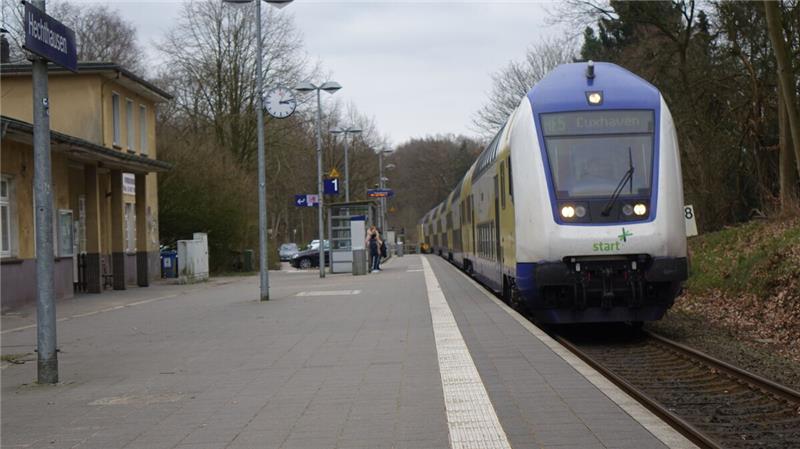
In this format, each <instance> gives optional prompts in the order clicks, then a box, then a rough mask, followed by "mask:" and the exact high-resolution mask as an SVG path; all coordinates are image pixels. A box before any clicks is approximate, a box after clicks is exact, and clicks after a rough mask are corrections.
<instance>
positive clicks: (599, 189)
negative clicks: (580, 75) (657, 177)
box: [541, 110, 654, 199]
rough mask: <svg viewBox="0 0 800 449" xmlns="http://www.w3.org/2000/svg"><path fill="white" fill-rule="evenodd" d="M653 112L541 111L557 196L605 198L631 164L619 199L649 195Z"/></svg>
mask: <svg viewBox="0 0 800 449" xmlns="http://www.w3.org/2000/svg"><path fill="white" fill-rule="evenodd" d="M653 115H654V114H653V111H646V110H644V111H589V112H567V113H554V114H542V115H541V122H542V131H543V134H544V141H545V146H546V148H547V156H548V159H549V161H550V174H551V176H552V178H553V184H554V187H555V191H556V197H557V198H558V199H571V198H597V197H609V196H611V195H612V193H613V192H614V189H616V187H617V185H618V184H619V183H620V181H621V180H622V179H623V178H625V177H626V173H627V172H628V171H629V170H630V168H631V166H632V167H633V177H632V179H631V180H630V181H629V182H628V183H626V184H625V187H624V188H623V190H622V193H621V195H620V196H621V197H630V196H650V189H651V184H652V171H653V130H654V125H653V122H654V117H653Z"/></svg>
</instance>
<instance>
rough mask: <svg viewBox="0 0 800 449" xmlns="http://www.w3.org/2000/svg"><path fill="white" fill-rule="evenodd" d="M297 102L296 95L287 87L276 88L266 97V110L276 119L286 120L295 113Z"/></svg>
mask: <svg viewBox="0 0 800 449" xmlns="http://www.w3.org/2000/svg"><path fill="white" fill-rule="evenodd" d="M296 106H297V102H296V101H295V99H294V93H293V92H292V91H291V90H290V89H287V88H285V87H276V88H274V89H271V90H270V91H269V92H267V95H265V96H264V108H266V110H267V113H269V115H271V116H273V117H275V118H286V117H288V116H290V115H292V113H293V112H294V109H295V107H296Z"/></svg>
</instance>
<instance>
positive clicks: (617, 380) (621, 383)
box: [552, 335, 724, 449]
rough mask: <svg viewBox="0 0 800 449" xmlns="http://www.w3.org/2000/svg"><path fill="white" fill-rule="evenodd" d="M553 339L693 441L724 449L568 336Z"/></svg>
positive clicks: (702, 445)
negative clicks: (586, 351)
mask: <svg viewBox="0 0 800 449" xmlns="http://www.w3.org/2000/svg"><path fill="white" fill-rule="evenodd" d="M552 337H553V339H555V340H556V341H558V342H559V343H560V344H561V345H563V346H564V347H565V348H567V349H568V350H569V351H570V352H572V353H573V354H575V355H576V356H578V357H579V358H580V359H581V360H583V361H584V362H586V363H587V364H589V365H590V366H591V367H592V368H594V369H595V370H597V371H599V372H600V374H602V375H603V376H605V377H606V378H607V379H608V380H610V381H611V382H613V383H614V384H615V385H616V386H618V387H619V388H621V389H622V390H623V391H625V392H626V393H628V394H629V395H631V396H632V397H633V398H634V399H636V400H637V401H638V402H639V403H641V404H642V405H643V406H645V408H647V409H648V410H650V411H651V412H653V413H654V414H655V415H656V416H658V417H659V418H661V419H663V420H664V421H666V422H667V424H669V425H671V426H672V427H673V428H675V430H677V431H678V432H679V433H680V434H682V435H683V436H685V437H686V438H688V439H689V440H690V441H691V442H693V443H695V444H697V445H699V446H701V447H704V448H707V449H723V448H724V447H723V446H720V445H719V444H718V443H717V442H715V441H714V440H711V439H710V438H708V437H707V436H706V435H705V434H704V433H703V432H701V431H700V430H698V429H697V428H696V427H694V426H693V425H691V424H690V423H689V422H687V421H686V420H684V419H683V418H681V417H680V416H678V415H676V414H675V413H672V412H671V411H669V409H667V408H666V407H664V406H663V405H661V404H660V403H658V402H657V401H655V400H653V399H651V398H650V397H649V396H648V395H647V394H645V393H644V392H642V391H641V390H639V389H638V388H636V387H635V386H634V385H633V384H631V383H629V382H628V381H626V380H625V379H624V378H622V377H621V376H618V375H617V374H615V373H614V372H613V371H611V370H610V369H608V368H606V367H605V366H603V365H602V364H600V363H599V362H596V361H595V360H594V359H592V358H591V357H590V356H589V355H587V354H586V353H584V352H583V351H581V350H580V349H579V348H578V347H577V346H575V345H573V344H572V343H570V342H569V341H568V340H567V339H566V338H564V337H562V336H560V335H552Z"/></svg>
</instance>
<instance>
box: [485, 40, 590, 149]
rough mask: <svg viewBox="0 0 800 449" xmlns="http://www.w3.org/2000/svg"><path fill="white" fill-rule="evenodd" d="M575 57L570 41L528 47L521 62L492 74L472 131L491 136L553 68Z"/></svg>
mask: <svg viewBox="0 0 800 449" xmlns="http://www.w3.org/2000/svg"><path fill="white" fill-rule="evenodd" d="M575 54H576V47H575V42H574V40H573V39H572V38H569V37H562V38H551V39H544V40H542V41H540V42H538V43H536V44H534V45H532V46H531V47H529V48H528V51H527V53H526V54H525V57H524V58H523V59H522V60H520V61H511V62H509V63H508V65H507V66H506V67H504V68H503V69H501V70H499V71H497V72H495V73H494V74H492V80H493V86H492V90H491V93H490V95H489V98H488V100H487V101H486V103H484V105H483V106H482V107H481V109H480V110H478V112H477V113H476V114H475V116H474V117H473V119H472V123H473V129H475V131H477V132H478V133H480V134H481V135H483V136H485V137H491V136H493V135H494V134H495V133H497V130H498V129H499V128H500V127H501V126H503V124H504V123H505V122H506V119H508V116H509V115H511V112H512V111H513V110H514V109H515V108H516V107H517V106H519V102H520V99H521V98H522V97H524V96H525V95H526V94H527V93H528V91H529V90H530V89H531V87H533V85H534V84H536V83H537V82H538V81H539V80H541V79H542V78H544V76H545V75H547V74H548V73H549V72H550V71H551V70H553V69H554V68H555V67H556V66H558V65H561V64H565V63H568V62H572V61H573V59H574V58H575Z"/></svg>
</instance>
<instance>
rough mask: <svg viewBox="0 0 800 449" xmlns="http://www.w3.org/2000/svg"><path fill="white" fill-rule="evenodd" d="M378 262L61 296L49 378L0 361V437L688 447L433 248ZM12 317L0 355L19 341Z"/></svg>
mask: <svg viewBox="0 0 800 449" xmlns="http://www.w3.org/2000/svg"><path fill="white" fill-rule="evenodd" d="M382 268H383V269H382V271H381V272H380V273H374V274H369V275H366V276H352V275H350V274H336V275H328V276H327V277H326V278H324V279H320V278H319V275H318V272H317V271H314V270H310V271H282V272H274V273H270V281H271V286H272V288H271V300H270V301H268V302H258V301H256V300H255V298H257V297H258V278H257V277H232V278H218V279H215V280H213V281H212V282H209V283H205V284H198V285H194V286H178V285H172V284H161V285H156V286H154V287H150V288H148V289H130V290H127V291H125V292H121V293H118V292H114V293H113V294H112V293H109V294H103V295H95V296H94V297H87V298H88V299H84V298H83V297H77V298H76V299H74V300H69V301H65V302H64V304H63V305H62V306H61V307H60V308H59V317H60V321H59V323H58V325H59V331H58V332H59V347H60V349H61V353H60V355H59V359H60V374H61V379H62V383H61V384H59V385H55V386H42V385H35V384H34V382H33V380H34V379H35V377H36V363H35V358H34V359H33V360H34V361H33V362H30V361H27V362H25V363H10V364H9V363H4V365H3V367H2V447H3V448H98V449H101V448H102V449H114V448H126V449H145V448H183V449H189V448H195V449H221V448H230V449H234V448H285V449H289V448H302V449H315V448H323V449H333V448H339V449H345V448H363V449H380V448H397V449H401V448H409V449H410V448H418V449H439V448H443V449H444V448H453V449H461V448H464V449H467V448H475V449H483V448H486V449H491V448H498V449H505V448H514V449H522V448H554V449H555V448H561V449H567V448H576V449H578V448H580V449H594V448H618V449H625V448H630V449H643V448H693V447H694V446H693V445H692V444H691V443H690V442H688V441H687V440H686V439H685V438H683V437H682V436H681V435H679V434H678V433H677V432H675V431H674V430H672V429H671V428H669V427H668V426H667V425H666V424H664V423H663V422H662V421H661V420H660V419H659V418H657V417H655V416H654V415H652V414H651V413H650V412H648V411H647V410H645V409H644V408H643V407H642V406H640V405H639V404H638V403H636V402H635V401H634V400H632V399H631V398H630V397H628V396H627V395H626V394H625V393H623V392H621V391H620V390H619V389H617V388H616V387H614V386H613V385H612V384H611V383H610V382H608V381H607V380H605V379H604V378H603V377H602V376H600V375H598V374H597V373H596V372H595V371H594V370H592V369H591V368H589V367H588V366H587V365H585V364H584V363H583V362H581V361H580V360H579V359H577V358H576V357H575V356H573V355H572V354H571V353H569V352H567V351H566V350H564V349H563V348H561V347H560V346H559V345H558V344H557V343H556V342H555V341H553V340H552V339H550V338H549V337H548V336H547V335H546V334H545V333H544V332H542V331H541V330H540V329H539V328H537V327H535V326H534V325H532V324H531V323H529V322H528V321H526V320H525V319H524V318H522V317H521V316H519V315H518V314H516V312H514V311H512V310H511V309H509V308H508V307H506V306H505V305H504V304H502V303H501V302H500V301H498V300H497V298H495V297H493V296H491V295H489V294H488V293H487V292H486V291H485V290H484V289H482V288H481V287H480V286H478V285H477V284H475V283H474V282H473V281H472V280H471V279H469V278H467V277H466V276H464V274H462V273H461V272H460V271H458V270H457V269H456V268H455V267H453V266H452V265H450V264H448V263H447V262H446V261H444V260H443V259H441V258H439V257H435V256H419V255H409V256H405V257H394V258H392V259H391V260H389V261H388V262H387V263H385V265H384V266H383V267H382ZM82 301H83V302H82ZM24 316H25V315H24V314H19V315H18V316H16V317H6V316H4V317H3V329H2V348H3V355H4V356H6V355H9V354H25V353H32V352H33V351H32V349H33V348H35V344H36V340H35V339H36V329H35V326H31V324H30V322H25V320H24ZM15 357H16V356H15ZM12 359H13V357H5V358H4V360H12ZM20 360H23V361H24V360H31V359H30V358H29V359H24V358H20Z"/></svg>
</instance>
